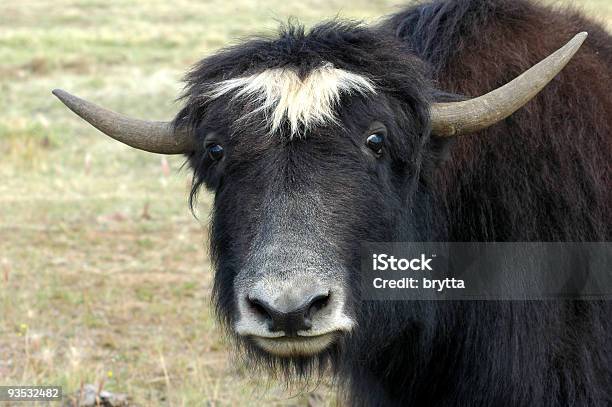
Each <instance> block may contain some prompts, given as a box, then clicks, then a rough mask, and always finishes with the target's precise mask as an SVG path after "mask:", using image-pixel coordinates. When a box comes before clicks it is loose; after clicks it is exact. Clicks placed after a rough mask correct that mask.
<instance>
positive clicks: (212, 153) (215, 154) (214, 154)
mask: <svg viewBox="0 0 612 407" xmlns="http://www.w3.org/2000/svg"><path fill="white" fill-rule="evenodd" d="M207 151H208V156H209V157H210V158H211V160H213V161H219V160H220V159H221V158H223V147H221V146H220V145H219V144H211V145H210V146H208V147H207Z"/></svg>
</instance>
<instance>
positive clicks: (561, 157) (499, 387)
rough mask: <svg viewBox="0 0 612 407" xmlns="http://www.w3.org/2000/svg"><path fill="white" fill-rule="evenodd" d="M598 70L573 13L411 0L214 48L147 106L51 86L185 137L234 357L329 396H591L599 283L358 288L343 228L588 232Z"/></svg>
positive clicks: (598, 153) (599, 107)
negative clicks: (155, 115) (169, 101)
mask: <svg viewBox="0 0 612 407" xmlns="http://www.w3.org/2000/svg"><path fill="white" fill-rule="evenodd" d="M587 33H588V38H587ZM583 42H584V45H582V47H581V48H580V46H581V44H582V43H583ZM564 44H565V45H564ZM579 48H580V49H579ZM570 60H571V61H570ZM566 65H567V66H566ZM565 66H566V67H565ZM564 67H565V68H564ZM563 68H564V69H563ZM611 83H612V37H611V36H610V34H608V33H607V32H606V31H605V30H604V29H603V28H602V27H601V26H600V25H598V24H597V23H596V22H593V21H591V20H589V19H587V18H585V17H583V16H582V15H581V14H580V13H579V12H577V11H573V10H571V9H559V8H550V7H548V6H545V5H542V4H538V3H536V2H532V1H527V0H433V1H430V2H426V3H419V4H412V5H409V6H407V8H406V9H405V10H403V11H401V12H398V13H396V14H393V15H391V16H388V17H386V18H383V19H381V20H380V21H379V22H377V23H375V24H372V25H365V24H363V23H359V22H352V21H343V20H340V19H335V20H332V21H328V22H323V23H320V24H319V25H316V26H314V27H312V28H310V29H305V28H303V27H302V26H301V25H299V24H297V23H289V24H286V25H283V26H282V27H281V29H280V30H279V33H278V35H274V36H268V37H253V38H251V39H248V40H245V41H243V42H242V43H240V44H238V45H235V46H232V47H228V48H225V49H222V50H220V51H219V52H217V53H215V54H214V55H211V56H208V57H206V58H204V59H203V60H201V61H200V62H198V63H197V64H196V65H195V66H194V67H193V68H192V69H191V70H190V71H189V72H188V73H187V75H186V86H185V93H184V94H183V97H182V101H183V103H184V106H183V107H182V109H181V110H180V111H179V112H178V114H177V115H176V117H175V118H174V120H172V121H169V122H152V121H144V120H137V119H133V118H130V117H127V116H124V115H121V114H119V113H115V112H112V111H110V110H108V109H105V108H103V107H100V106H98V105H95V104H93V103H91V102H88V101H86V100H84V99H80V98H78V97H76V96H73V95H71V94H69V93H67V92H65V91H62V90H55V91H54V94H55V95H56V96H57V97H59V98H60V99H61V101H62V102H63V103H64V104H66V105H67V106H68V107H69V108H70V109H72V110H73V111H74V112H75V113H77V114H78V115H79V116H81V117H82V118H83V119H85V120H87V121H88V122H89V123H91V124H92V125H93V126H95V127H96V128H98V129H99V130H101V131H102V132H104V133H106V134H107V135H109V136H111V137H113V138H115V139H117V140H119V141H121V142H123V143H126V144H128V145H130V146H133V147H135V148H138V149H141V150H146V151H150V152H154V153H161V154H185V156H186V159H187V160H188V163H189V165H190V167H191V168H192V170H193V173H194V178H193V180H194V181H193V189H192V193H191V199H192V203H193V202H194V201H195V197H196V194H197V192H198V191H199V190H200V189H201V188H202V187H205V188H207V189H208V190H210V191H212V192H213V193H214V205H213V209H212V212H211V220H210V222H211V231H210V233H211V239H210V240H211V248H210V250H211V256H212V258H213V259H214V265H215V277H214V292H213V294H214V295H213V298H214V303H215V305H216V310H217V312H218V316H219V319H220V320H221V321H222V322H223V325H224V326H225V327H226V330H227V332H228V333H229V335H230V337H231V338H233V339H234V341H232V342H234V343H235V344H236V349H237V351H238V352H239V353H238V354H240V355H244V360H245V361H248V362H249V363H253V364H254V365H255V366H258V367H262V368H264V369H265V370H269V371H271V372H274V373H278V374H280V376H281V377H284V378H285V379H286V380H288V381H290V380H292V379H293V378H295V377H296V376H304V377H312V375H313V374H314V375H316V374H320V372H329V371H331V372H332V373H333V375H334V377H335V378H337V384H338V386H339V388H340V392H339V394H340V396H341V399H342V400H343V401H345V402H346V403H347V404H348V405H364V406H379V405H380V406H394V405H398V406H399V405H402V406H606V405H612V318H611V315H612V314H611V311H612V306H611V303H610V302H608V301H604V300H591V301H586V300H577V299H565V300H550V301H541V300H540V301H364V300H361V299H360V294H359V286H358V283H357V281H358V280H359V273H360V271H359V270H360V268H359V259H360V256H359V253H360V242H403V241H422V242H428V241H431V242H435V241H448V242H605V241H609V240H610V237H611V236H612V232H611V230H612V228H611V225H612V222H611V220H612V209H611V202H612V193H611V191H612V188H610V186H611V185H610V180H611V175H612V173H611V163H612V160H611V157H612V138H611V137H610V136H611V134H612V92H611V88H610V84H611Z"/></svg>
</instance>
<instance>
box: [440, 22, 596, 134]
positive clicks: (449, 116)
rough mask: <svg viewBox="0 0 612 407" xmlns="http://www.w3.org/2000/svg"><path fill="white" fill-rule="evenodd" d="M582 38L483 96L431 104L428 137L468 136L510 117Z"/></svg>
mask: <svg viewBox="0 0 612 407" xmlns="http://www.w3.org/2000/svg"><path fill="white" fill-rule="evenodd" d="M586 37H587V33H586V32H581V33H580V34H577V35H576V36H575V37H574V38H572V39H571V40H570V41H569V42H568V43H567V44H565V45H564V46H563V47H562V48H560V49H558V50H557V51H556V52H554V53H553V54H551V55H549V56H548V57H547V58H546V59H544V60H542V61H540V62H539V63H538V64H536V65H534V66H533V67H532V68H531V69H529V70H527V71H525V72H524V73H523V74H521V75H520V76H518V77H517V78H516V79H514V80H513V81H512V82H509V83H507V84H505V85H504V86H502V87H500V88H497V89H495V90H493V91H491V92H489V93H487V94H486V95H483V96H480V97H477V98H474V99H469V100H465V101H461V102H450V103H434V104H432V105H431V108H430V109H431V110H430V113H431V125H432V130H431V131H432V133H433V134H435V135H437V136H442V137H450V136H458V135H461V134H466V133H472V132H475V131H478V130H482V129H484V128H487V127H489V126H491V125H492V124H495V123H497V122H499V121H501V120H503V119H505V118H506V117H508V116H510V115H511V114H512V113H514V112H515V111H517V110H518V109H519V108H521V107H522V106H523V105H525V104H526V103H527V102H529V101H530V100H531V99H532V98H533V97H534V96H535V95H537V94H538V92H540V91H541V90H542V88H544V86H546V85H547V84H548V82H550V81H551V80H552V79H553V78H554V77H555V76H556V75H557V74H558V73H559V72H560V71H561V70H562V69H563V67H565V65H566V64H567V63H568V62H569V61H570V59H572V57H573V56H574V54H575V53H576V52H577V51H578V49H579V48H580V46H581V45H582V43H583V42H584V40H585V39H586Z"/></svg>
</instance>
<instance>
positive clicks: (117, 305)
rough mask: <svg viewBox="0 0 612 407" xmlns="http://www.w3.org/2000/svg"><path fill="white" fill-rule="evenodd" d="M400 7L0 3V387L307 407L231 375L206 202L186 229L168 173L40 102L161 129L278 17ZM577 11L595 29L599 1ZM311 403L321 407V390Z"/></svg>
mask: <svg viewBox="0 0 612 407" xmlns="http://www.w3.org/2000/svg"><path fill="white" fill-rule="evenodd" d="M402 3H403V2H402V1H401V0H378V1H371V0H352V1H350V2H349V1H346V0H331V1H330V0H301V1H295V0H294V1H281V0H271V1H265V2H264V1H246V0H237V1H234V2H228V1H225V0H223V1H222V0H212V1H207V2H189V1H186V0H175V1H171V2H166V1H160V0H157V1H144V0H140V1H138V0H129V1H128V0H121V1H117V0H115V1H112V2H108V1H102V0H95V1H94V0H86V1H83V0H82V1H75V0H58V1H54V2H50V1H37V0H29V1H27V2H19V1H10V0H9V1H8V2H7V1H4V2H1V3H0V61H1V62H0V154H1V155H0V156H1V157H2V160H0V384H41V385H42V384H60V385H63V386H64V390H65V391H67V392H73V391H75V390H77V389H78V388H79V387H80V385H81V384H82V383H96V384H99V383H103V385H104V387H105V388H108V389H111V390H114V391H118V392H124V393H127V394H129V395H130V397H131V398H132V400H133V402H134V403H135V404H137V405H173V406H174V405H194V404H197V405H200V404H202V400H207V401H208V403H209V405H261V404H269V405H306V404H308V402H309V401H308V400H309V397H313V396H312V394H310V392H309V391H304V392H302V393H300V394H298V395H297V396H295V394H294V393H296V392H297V391H293V392H289V391H286V390H285V389H284V387H283V386H282V385H281V384H279V383H276V382H274V381H273V380H265V379H261V378H256V377H253V376H254V375H253V374H249V372H246V371H244V370H243V368H242V367H241V366H240V365H239V364H236V363H234V362H233V361H232V360H231V358H230V356H229V352H228V349H227V344H226V343H225V341H224V339H223V337H222V335H221V332H220V330H219V328H218V327H217V326H216V324H215V322H214V319H213V318H212V316H211V310H210V305H209V300H210V285H211V274H212V270H211V267H210V262H209V259H208V257H207V254H206V246H207V242H206V235H207V233H206V232H207V225H206V220H207V213H208V208H209V206H210V196H208V195H206V194H203V195H202V198H201V202H200V204H199V219H200V220H197V219H195V218H194V217H193V216H192V215H191V213H190V212H189V210H188V205H187V193H188V189H189V183H190V174H189V173H188V171H186V170H180V167H181V165H182V164H183V161H182V159H181V158H179V157H169V158H167V162H165V161H162V160H163V159H162V158H161V157H160V156H156V155H151V154H147V153H143V152H137V151H134V150H132V149H130V148H128V147H125V146H123V145H120V144H118V143H115V142H113V141H111V140H108V139H107V138H105V137H102V136H101V135H100V134H99V133H97V132H96V131H95V130H93V129H92V128H90V127H88V126H86V125H85V124H83V123H82V122H81V121H80V120H77V119H76V118H75V117H74V115H72V114H71V113H70V112H68V111H67V110H66V109H65V108H64V107H63V106H61V105H60V103H59V102H58V101H57V100H56V99H55V98H53V97H52V96H51V94H50V90H51V89H52V88H54V87H62V88H65V89H67V90H71V91H74V92H76V93H78V94H80V95H82V96H84V97H87V98H90V99H91V100H95V101H97V102H99V103H102V104H104V105H107V106H109V107H112V108H114V109H116V110H120V111H123V112H124V113H127V114H131V115H134V116H139V117H146V118H157V119H164V118H170V117H172V115H173V114H174V113H175V112H176V110H177V108H178V107H177V105H176V104H175V103H174V102H173V100H174V99H175V98H176V96H177V95H178V94H179V92H180V88H181V83H180V78H181V76H182V74H183V72H184V71H185V70H186V68H187V67H188V66H189V65H190V64H192V63H194V62H195V61H197V60H198V59H199V58H201V57H203V56H205V55H206V54H209V53H210V52H212V51H214V50H215V49H217V48H219V47H221V46H225V45H229V44H232V43H235V42H237V41H238V40H239V39H240V38H241V37H244V36H247V35H249V34H253V33H266V32H271V31H273V30H275V28H276V27H277V25H278V21H279V20H281V21H282V20H287V19H288V18H289V17H290V16H299V17H300V19H301V20H302V21H303V22H304V23H306V24H311V23H313V22H315V21H317V20H320V19H322V18H333V17H334V16H336V15H338V14H339V15H341V16H343V17H347V18H355V19H362V18H365V19H368V20H371V19H372V18H374V17H378V16H381V15H383V14H387V13H391V12H393V11H395V10H397V7H398V5H401V4H402ZM562 4H565V2H564V3H562ZM584 7H585V9H586V10H587V12H589V13H591V14H592V15H596V16H598V17H599V18H600V19H602V20H603V21H606V22H607V24H608V27H611V26H612V25H611V24H610V22H612V3H610V2H609V1H608V0H590V1H588V2H587V3H585V5H584ZM167 169H169V170H167ZM314 392H315V394H318V395H322V396H323V398H324V400H325V404H334V399H333V397H331V396H330V395H329V394H330V392H329V389H328V386H327V385H326V384H324V385H321V386H320V387H319V388H318V389H316V390H315V391H314ZM298 393H299V392H298Z"/></svg>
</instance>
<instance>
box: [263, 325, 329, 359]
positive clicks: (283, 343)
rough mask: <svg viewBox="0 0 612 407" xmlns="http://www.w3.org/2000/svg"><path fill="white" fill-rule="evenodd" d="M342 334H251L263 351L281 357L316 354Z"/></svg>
mask: <svg viewBox="0 0 612 407" xmlns="http://www.w3.org/2000/svg"><path fill="white" fill-rule="evenodd" d="M340 335H341V331H332V332H328V333H324V334H321V335H311V336H303V335H298V336H278V337H264V336H251V340H252V341H253V342H254V343H255V345H256V346H257V347H259V348H260V349H262V350H263V351H265V352H267V353H270V354H272V355H275V356H279V357H304V356H315V355H317V354H320V353H322V352H323V351H325V350H326V349H328V348H329V347H330V346H331V345H332V344H333V343H334V342H335V341H336V340H337V339H338V337H339V336H340Z"/></svg>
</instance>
